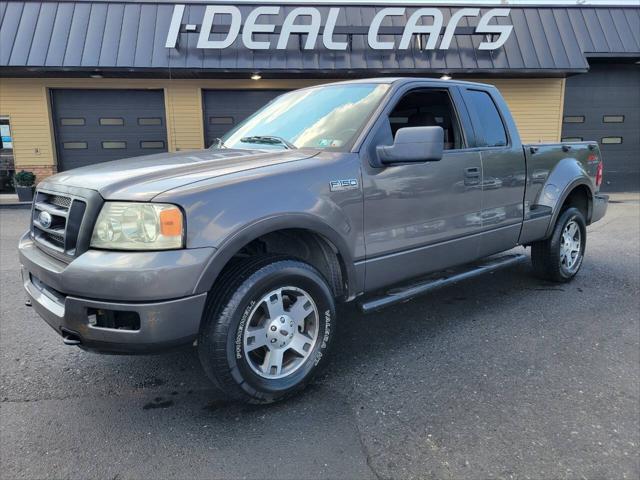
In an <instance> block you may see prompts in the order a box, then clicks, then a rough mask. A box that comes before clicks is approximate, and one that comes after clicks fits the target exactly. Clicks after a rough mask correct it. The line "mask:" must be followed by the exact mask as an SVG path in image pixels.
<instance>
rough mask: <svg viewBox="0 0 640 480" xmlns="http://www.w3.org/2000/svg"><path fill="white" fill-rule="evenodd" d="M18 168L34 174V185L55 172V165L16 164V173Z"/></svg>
mask: <svg viewBox="0 0 640 480" xmlns="http://www.w3.org/2000/svg"><path fill="white" fill-rule="evenodd" d="M20 170H26V171H27V172H32V173H34V174H35V176H36V185H37V184H38V183H40V182H41V181H42V180H44V179H45V178H47V177H50V176H51V175H54V174H55V173H57V171H56V167H55V165H17V166H16V173H18V172H19V171H20Z"/></svg>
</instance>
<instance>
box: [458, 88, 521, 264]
mask: <svg viewBox="0 0 640 480" xmlns="http://www.w3.org/2000/svg"><path fill="white" fill-rule="evenodd" d="M462 93H463V95H464V99H465V103H466V105H467V108H468V110H469V114H470V116H471V120H472V122H473V130H474V134H475V139H474V145H475V148H476V150H477V151H478V152H479V153H480V156H481V160H482V180H481V187H482V212H481V215H480V216H481V220H482V232H483V235H482V239H481V246H480V255H482V256H484V255H490V254H493V253H497V252H501V251H504V250H508V249H510V248H512V247H514V246H515V245H516V244H517V243H518V238H519V236H520V228H521V226H522V220H523V215H524V212H523V200H524V192H525V187H526V182H527V172H526V163H525V158H524V153H523V150H522V145H521V144H520V139H519V138H518V136H517V131H516V130H515V126H514V125H513V120H512V119H511V118H510V115H509V113H508V110H507V106H506V104H504V101H503V100H502V99H501V98H497V97H494V96H493V95H492V94H491V92H490V91H487V90H482V89H476V88H469V87H463V88H462ZM509 126H511V128H509ZM510 132H514V134H513V135H512V134H510Z"/></svg>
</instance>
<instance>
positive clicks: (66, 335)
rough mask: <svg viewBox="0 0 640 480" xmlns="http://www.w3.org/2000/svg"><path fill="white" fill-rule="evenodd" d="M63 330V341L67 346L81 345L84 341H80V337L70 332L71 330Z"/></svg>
mask: <svg viewBox="0 0 640 480" xmlns="http://www.w3.org/2000/svg"><path fill="white" fill-rule="evenodd" d="M61 330H62V341H63V342H64V344H65V345H80V344H81V343H82V340H80V336H79V335H78V334H77V333H74V332H70V331H69V330H65V329H64V328H63V329H61Z"/></svg>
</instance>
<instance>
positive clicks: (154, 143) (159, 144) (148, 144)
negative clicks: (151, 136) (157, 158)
mask: <svg viewBox="0 0 640 480" xmlns="http://www.w3.org/2000/svg"><path fill="white" fill-rule="evenodd" d="M140 148H164V142H163V141H162V140H143V141H142V142H140Z"/></svg>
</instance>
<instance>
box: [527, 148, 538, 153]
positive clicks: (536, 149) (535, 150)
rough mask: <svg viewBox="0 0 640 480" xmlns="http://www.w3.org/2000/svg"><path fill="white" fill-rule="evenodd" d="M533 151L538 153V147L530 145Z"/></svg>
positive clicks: (530, 149)
mask: <svg viewBox="0 0 640 480" xmlns="http://www.w3.org/2000/svg"><path fill="white" fill-rule="evenodd" d="M529 151H530V152H531V153H538V147H529Z"/></svg>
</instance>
